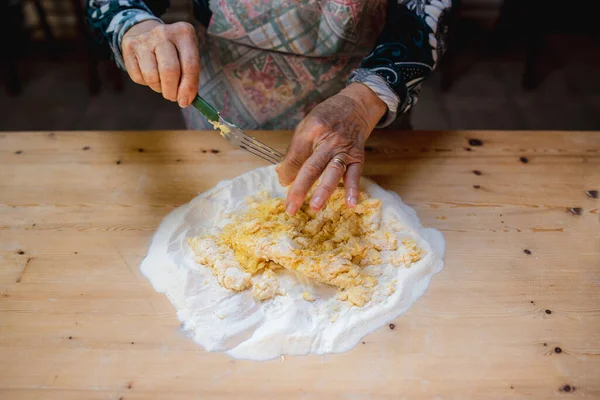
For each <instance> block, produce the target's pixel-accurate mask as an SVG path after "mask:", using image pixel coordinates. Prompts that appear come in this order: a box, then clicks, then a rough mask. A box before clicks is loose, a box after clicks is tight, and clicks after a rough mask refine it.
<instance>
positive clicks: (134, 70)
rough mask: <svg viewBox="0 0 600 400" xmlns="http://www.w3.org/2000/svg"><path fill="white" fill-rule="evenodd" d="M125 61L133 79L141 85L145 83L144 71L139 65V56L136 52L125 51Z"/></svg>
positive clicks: (128, 72)
mask: <svg viewBox="0 0 600 400" xmlns="http://www.w3.org/2000/svg"><path fill="white" fill-rule="evenodd" d="M123 61H124V62H125V69H126V70H127V74H129V77H130V78H131V80H132V81H134V82H135V83H137V84H139V85H145V84H146V82H145V81H144V77H143V76H142V71H141V70H140V66H139V65H138V61H137V58H135V54H134V53H133V52H131V51H128V52H125V51H123Z"/></svg>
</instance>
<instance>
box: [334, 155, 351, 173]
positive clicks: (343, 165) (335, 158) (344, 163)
mask: <svg viewBox="0 0 600 400" xmlns="http://www.w3.org/2000/svg"><path fill="white" fill-rule="evenodd" d="M331 162H332V163H338V164H339V165H340V167H342V170H344V172H346V168H348V165H347V164H346V162H345V161H344V160H342V159H341V158H339V157H334V158H333V159H332V160H331Z"/></svg>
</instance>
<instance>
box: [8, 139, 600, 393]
mask: <svg viewBox="0 0 600 400" xmlns="http://www.w3.org/2000/svg"><path fill="white" fill-rule="evenodd" d="M255 134H256V136H258V137H259V139H261V140H264V141H265V142H267V143H269V144H270V145H273V146H274V147H276V148H278V149H281V150H283V149H285V146H286V144H287V143H288V141H289V138H290V134H289V133H288V132H269V133H267V132H256V133H255ZM470 139H477V140H480V141H481V142H482V143H481V145H478V144H479V143H478V142H477V141H473V140H471V143H469V141H470ZM261 165H262V164H261V162H260V160H255V159H253V158H252V157H251V156H248V155H246V154H244V153H243V152H242V151H240V150H237V149H234V148H231V147H229V145H228V144H227V143H226V142H225V141H223V139H222V138H220V137H219V136H218V135H217V134H215V133H214V132H102V133H100V132H77V133H75V132H37V133H0V398H1V399H3V400H4V399H7V400H8V399H11V400H12V399H36V400H37V399H42V398H43V399H61V400H64V399H121V400H134V399H199V398H202V399H209V398H210V399H255V398H256V399H258V398H284V397H285V398H286V399H294V398H302V399H327V398H336V399H339V398H344V399H367V398H369V399H370V398H374V399H404V398H406V399H432V398H440V399H442V398H443V399H465V398H469V399H471V398H482V399H499V398H515V399H519V398H536V399H538V398H553V397H557V398H558V397H567V396H568V397H573V398H576V397H582V398H584V397H585V398H600V379H599V377H600V211H599V210H600V199H595V198H593V196H589V195H586V191H589V190H600V134H599V133H596V132H510V133H509V132H410V133H402V132H381V133H378V134H376V135H375V136H374V137H372V139H370V141H369V143H368V147H367V164H366V169H365V174H366V175H368V176H370V177H371V178H373V179H374V180H375V181H377V182H378V183H379V184H380V185H382V186H383V187H385V188H387V189H391V190H394V191H396V192H398V193H399V194H400V195H401V196H402V198H403V199H404V200H405V201H406V202H407V203H408V204H410V205H412V206H413V207H414V208H415V209H416V210H417V212H418V213H419V216H420V217H421V220H422V222H423V224H424V225H425V226H430V227H436V228H438V229H440V230H441V231H442V232H443V233H444V235H445V237H446V240H447V253H446V268H445V269H444V271H443V272H442V273H441V274H439V275H437V276H435V277H434V279H433V282H432V285H431V287H430V288H429V290H428V292H427V294H426V295H425V296H424V297H423V298H422V299H420V300H419V301H418V302H417V303H416V304H415V305H414V306H413V307H412V308H411V309H410V310H409V311H408V312H407V313H406V314H405V315H403V316H402V317H400V318H399V319H398V320H397V321H395V322H394V324H395V329H394V330H391V329H389V328H382V329H380V330H378V331H377V332H375V333H373V334H371V335H369V336H367V337H366V338H365V339H364V344H361V345H359V346H357V347H356V348H355V349H353V350H351V351H349V352H347V353H344V354H338V355H328V356H323V357H319V356H308V357H287V358H285V360H284V361H283V362H282V361H281V360H275V361H270V362H264V363H254V362H249V361H239V360H233V359H230V358H229V357H227V356H225V355H223V354H215V353H206V352H204V351H203V350H202V349H201V348H200V347H199V346H198V345H196V344H195V343H193V342H192V341H191V340H190V339H188V338H186V337H185V335H184V334H183V333H181V332H180V330H179V322H178V320H177V317H176V315H175V313H174V310H173V308H172V306H171V305H170V303H169V301H168V300H167V299H166V298H165V297H164V296H163V295H160V294H157V293H155V292H154V290H153V289H152V287H151V286H150V285H149V283H148V282H147V281H146V280H145V278H144V277H143V276H142V275H141V274H140V272H139V270H138V266H139V263H140V261H141V260H142V258H143V257H144V255H145V252H146V250H147V247H148V244H149V241H150V238H151V236H152V233H153V232H154V230H155V229H156V228H157V226H158V224H159V223H160V221H161V220H162V218H163V217H164V216H165V215H166V214H168V213H169V212H170V211H171V210H173V209H174V208H175V207H177V206H179V205H181V204H184V203H186V202H188V201H189V200H191V199H192V198H193V197H194V196H196V195H197V194H198V193H200V192H202V191H205V190H207V189H209V188H210V187H212V186H213V185H214V184H216V183H217V182H218V181H220V180H222V179H228V178H233V177H235V176H237V175H239V174H241V173H243V172H246V171H248V170H250V169H252V168H255V167H259V166H261ZM475 171H477V172H475ZM525 250H529V252H530V253H531V254H526V252H525Z"/></svg>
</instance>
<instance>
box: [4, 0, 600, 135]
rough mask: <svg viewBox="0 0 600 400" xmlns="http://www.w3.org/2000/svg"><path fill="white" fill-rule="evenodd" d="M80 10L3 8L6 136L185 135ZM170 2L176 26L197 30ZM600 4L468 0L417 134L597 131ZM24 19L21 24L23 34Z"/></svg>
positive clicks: (183, 7) (418, 117)
mask: <svg viewBox="0 0 600 400" xmlns="http://www.w3.org/2000/svg"><path fill="white" fill-rule="evenodd" d="M78 1H79V0H2V1H0V3H1V5H0V7H3V8H0V19H1V21H0V29H1V30H2V31H1V32H0V33H1V35H0V40H1V41H2V42H1V48H2V52H1V57H2V59H1V61H2V73H3V83H4V85H3V86H4V88H2V89H0V116H1V117H0V130H4V131H17V130H105V129H141V130H146V129H184V128H185V127H184V125H183V120H182V118H181V115H180V112H179V108H178V107H177V106H176V105H175V104H172V103H170V102H168V101H166V100H163V99H162V97H161V96H160V95H158V94H156V93H154V92H152V91H151V90H150V89H148V88H146V87H141V86H138V85H136V84H134V83H132V82H130V81H129V79H128V77H127V75H126V74H124V73H122V72H120V71H118V70H117V69H116V67H114V65H113V64H112V62H111V61H110V60H109V58H108V53H107V52H106V51H104V50H103V49H101V48H98V47H97V46H96V45H94V42H93V41H92V40H91V39H90V38H89V36H88V35H86V34H85V27H84V26H83V25H82V24H81V23H80V22H81V21H82V18H81V13H82V7H81V3H78ZM188 7H189V2H188V1H186V0H172V7H171V9H170V10H169V13H168V14H167V15H166V16H165V17H164V19H165V20H166V21H167V22H173V21H181V20H185V21H190V20H191V12H190V11H191V10H189V9H188ZM594 9H595V7H594V2H593V1H585V0H579V1H566V0H565V1H551V0H550V1H539V0H504V1H503V0H470V1H467V0H463V1H460V2H459V4H458V5H457V7H456V10H457V12H456V13H455V20H454V22H453V26H452V30H451V32H452V35H451V47H450V48H451V50H450V51H449V53H448V54H447V56H446V57H445V58H444V60H443V63H442V65H441V67H440V68H439V70H438V71H437V72H436V74H435V75H434V76H433V77H431V78H430V79H429V80H428V81H427V82H426V83H425V84H424V86H423V88H422V93H421V97H420V101H419V103H418V104H417V106H416V108H415V109H414V111H413V112H412V113H411V116H410V119H411V124H412V127H413V128H414V129H419V130H438V129H439V130H449V129H510V130H512V129H527V130H600V76H599V73H600V40H599V35H598V31H599V28H598V26H599V25H600V24H598V22H597V21H596V20H595V18H594V17H595V14H594V12H593V10H594ZM21 12H22V17H23V19H22V21H23V24H20V23H19V22H20V14H21Z"/></svg>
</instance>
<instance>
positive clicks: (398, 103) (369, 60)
mask: <svg viewBox="0 0 600 400" xmlns="http://www.w3.org/2000/svg"><path fill="white" fill-rule="evenodd" d="M451 8H452V1H451V0H390V1H389V6H388V14H387V20H386V24H385V28H384V30H383V32H382V34H381V36H380V37H379V39H378V40H377V45H376V47H375V49H374V50H373V52H372V53H371V54H369V55H368V56H367V57H366V58H365V59H364V60H363V62H362V63H361V65H360V68H359V69H357V70H356V71H354V72H353V73H352V74H351V75H350V78H349V80H348V82H349V83H352V82H361V83H364V84H365V85H367V86H369V87H370V88H371V89H372V90H373V91H374V92H375V93H377V94H378V95H379V97H380V98H381V99H382V100H383V101H384V102H385V103H386V104H387V105H388V114H387V116H386V118H385V120H384V121H383V122H382V123H381V124H380V125H379V126H380V127H381V126H387V125H389V124H390V123H392V122H393V121H394V119H395V118H396V115H397V114H398V113H404V112H406V111H408V110H409V109H410V108H411V107H412V106H413V105H414V104H415V103H416V102H417V99H418V95H419V89H420V86H421V83H422V82H423V81H424V80H425V79H426V78H427V77H428V76H429V75H430V74H431V72H432V71H433V70H434V68H435V66H436V64H437V62H438V60H439V59H441V57H442V55H443V53H444V52H445V50H446V37H447V32H448V20H449V16H450V11H451Z"/></svg>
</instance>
